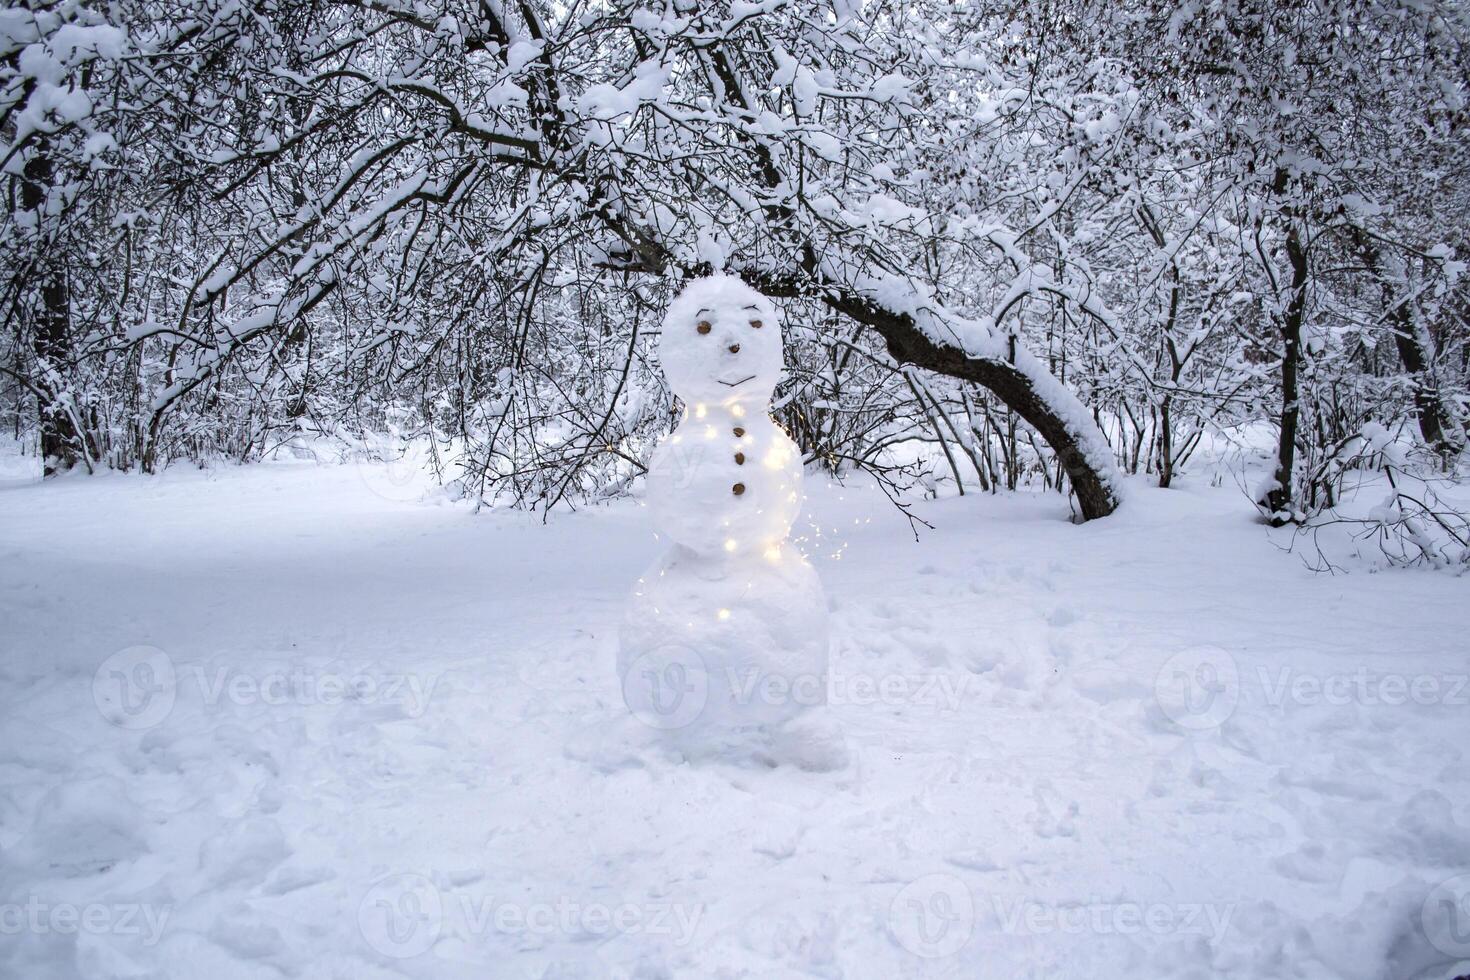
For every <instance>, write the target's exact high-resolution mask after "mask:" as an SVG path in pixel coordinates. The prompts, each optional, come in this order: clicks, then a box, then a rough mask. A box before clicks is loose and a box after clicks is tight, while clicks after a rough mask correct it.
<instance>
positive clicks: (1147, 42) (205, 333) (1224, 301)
mask: <svg viewBox="0 0 1470 980" xmlns="http://www.w3.org/2000/svg"><path fill="white" fill-rule="evenodd" d="M1467 38H1470V14H1467V12H1466V10H1465V9H1464V7H1463V5H1461V4H1459V3H1455V2H1438V0H1436V2H1417V0H1349V2H1338V0H1334V2H1301V3H1297V2H1291V3H1275V2H1271V3H1266V2H1255V0H1216V2H1210V3H1202V2H1188V3H1155V2H1147V0H1139V2H1134V0H1129V2H1124V3H1114V2H1110V3H1092V2H1086V0H1076V2H1072V0H1058V2H1051V0H1048V2H1006V3H978V4H948V3H929V2H927V0H921V2H908V0H905V2H903V3H884V2H871V3H866V4H857V3H847V2H836V3H834V4H832V5H830V6H829V5H825V4H824V5H815V4H802V3H797V4H793V3H783V2H764V3H746V2H736V3H732V4H697V3H690V2H684V0H679V2H674V3H668V4H664V5H662V6H660V5H657V4H653V5H647V6H640V5H637V4H629V3H620V2H616V0H612V2H603V3H595V4H587V3H581V2H574V3H570V4H545V3H541V2H539V0H523V2H502V0H479V2H457V0H456V2H434V3H424V2H408V0H325V2H323V0H265V2H260V3H249V4H245V3H239V2H237V0H204V2H194V0H190V2H189V3H179V4H174V3H168V2H159V0H119V2H114V3H108V4H94V3H78V2H62V3H49V2H29V0H28V2H26V3H22V4H20V5H15V6H11V7H9V8H7V9H6V10H5V11H4V12H3V14H0V57H3V60H0V139H3V144H4V152H3V158H0V159H3V172H4V177H3V179H4V182H5V191H6V195H7V202H6V203H7V214H6V220H5V222H4V225H3V229H0V283H3V296H0V303H3V307H4V309H5V316H6V324H7V328H6V330H5V331H4V334H3V338H0V345H3V348H0V372H3V381H0V412H3V413H4V423H5V428H6V429H7V430H8V431H9V433H10V435H12V436H13V437H14V439H15V440H16V441H17V442H18V443H19V446H20V449H21V450H22V451H23V452H26V453H30V454H33V455H39V456H42V457H44V459H45V467H46V473H47V474H48V475H50V474H53V473H57V472H61V471H64V470H68V469H76V468H85V469H87V470H97V469H101V468H113V469H121V470H134V469H137V470H142V471H145V472H155V471H158V470H160V469H162V468H164V467H166V466H169V465H171V464H177V463H179V462H183V461H199V462H202V461H208V460H216V459H231V460H239V461H251V460H258V459H261V458H263V457H268V456H271V455H273V454H280V453H282V452H294V453H297V454H299V455H309V454H320V453H321V452H323V451H324V447H326V446H336V447H340V449H341V450H342V451H343V452H345V453H347V454H348V455H367V456H373V455H381V456H387V457H390V458H391V457H393V456H394V455H396V454H399V453H401V452H402V451H403V446H404V445H405V444H407V443H409V442H414V443H416V444H417V445H419V446H421V447H427V448H426V452H427V458H428V459H429V461H430V465H432V466H433V468H434V469H435V471H436V472H437V474H438V475H439V477H440V478H441V479H442V480H444V481H446V482H447V483H449V484H450V486H451V488H452V489H453V490H454V491H455V492H457V493H459V494H462V495H464V496H467V497H469V498H471V499H475V500H483V501H512V502H515V503H518V504H522V505H526V506H531V507H536V508H542V509H549V508H552V507H555V506H557V505H565V504H576V503H578V502H582V501H588V500H596V499H601V498H605V497H608V496H612V495H617V494H620V493H622V492H624V491H625V490H627V489H628V488H629V486H630V483H631V481H632V480H634V479H635V478H636V477H637V475H638V474H639V473H640V472H641V470H642V467H643V465H644V462H645V460H646V458H647V454H648V452H649V450H650V449H651V447H652V445H653V443H654V442H655V441H656V440H657V438H658V437H659V436H660V435H661V434H662V433H664V432H666V431H668V429H669V427H670V424H671V422H672V420H673V418H674V415H673V409H674V406H673V404H672V399H671V398H670V396H669V394H668V392H667V390H666V389H665V387H664V385H663V383H662V380H661V377H660V375H659V373H658V371H657V368H656V365H655V364H653V363H652V361H651V358H650V348H651V344H652V342H653V341H654V340H656V332H657V325H658V321H659V317H660V315H661V311H662V309H663V307H664V305H665V304H666V302H667V300H668V298H669V297H670V295H671V293H672V291H673V290H674V289H675V288H676V287H677V285H678V283H679V282H680V281H682V280H683V279H685V278H687V277H690V276H693V275H697V274H702V273H706V272H708V271H710V270H715V269H719V268H722V267H723V268H727V269H729V270H731V271H734V272H737V273H738V274H740V275H741V276H743V277H744V278H745V279H746V280H747V281H748V282H750V283H751V284H753V285H755V286H756V287H757V288H759V289H760V290H762V291H764V292H766V293H767V294H769V295H772V296H775V297H779V298H780V299H781V300H782V301H783V302H784V303H786V304H787V305H788V320H789V322H790V323H791V325H792V326H791V328H790V330H789V346H790V347H791V348H792V349H791V351H790V353H789V357H788V361H789V363H790V364H791V365H792V369H791V370H790V372H789V376H788V380H787V382H786V383H785V385H784V386H783V389H782V390H781V391H780V392H779V394H778V400H777V411H776V415H777V417H778V419H779V421H780V422H781V423H782V424H783V425H784V426H785V427H786V428H787V429H788V430H789V431H790V432H791V433H792V435H793V437H794V438H795V439H796V440H797V441H798V443H799V445H800V446H801V448H802V449H803V451H804V452H805V453H806V454H807V455H808V459H809V460H810V461H814V462H819V463H821V464H822V465H825V466H826V467H828V468H830V469H832V470H833V471H841V470H848V469H853V468H857V469H862V470H867V471H869V472H872V473H874V474H877V475H878V476H879V477H880V479H882V480H884V481H885V482H886V483H887V484H889V485H890V486H891V487H893V488H895V489H900V490H901V489H904V488H908V487H914V486H917V485H919V484H923V485H925V486H928V487H929V488H930V489H931V490H932V489H934V488H935V486H936V484H948V485H949V486H950V487H954V486H955V485H959V486H960V487H961V488H968V489H970V490H974V489H977V488H978V489H981V490H987V489H1014V488H1016V487H1018V486H1022V485H1031V486H1042V487H1066V488H1067V489H1069V490H1070V491H1072V492H1074V493H1075V495H1076V496H1075V504H1076V511H1077V513H1078V514H1079V516H1081V517H1083V518H1092V517H1098V516H1103V515H1105V514H1108V513H1109V512H1111V511H1112V510H1113V508H1114V507H1115V506H1116V503H1117V501H1118V486H1119V482H1118V479H1117V476H1116V474H1117V472H1118V471H1125V472H1127V473H1145V474H1149V475H1151V476H1152V477H1153V478H1154V479H1156V481H1157V482H1158V484H1159V485H1161V486H1168V485H1169V484H1170V483H1171V481H1172V480H1173V479H1174V478H1175V475H1176V473H1178V472H1179V471H1180V470H1181V468H1184V467H1187V466H1188V465H1189V463H1190V460H1191V458H1192V456H1193V455H1194V454H1195V453H1196V451H1197V450H1198V449H1199V447H1200V446H1201V444H1202V440H1207V439H1213V438H1223V439H1225V440H1226V441H1227V443H1228V442H1231V441H1236V442H1239V443H1240V444H1242V445H1245V444H1247V443H1249V442H1251V440H1252V439H1253V438H1254V439H1255V440H1256V443H1257V444H1258V445H1259V444H1260V441H1261V440H1262V439H1264V440H1266V444H1268V445H1270V446H1272V447H1273V448H1272V450H1271V451H1272V453H1273V454H1274V457H1275V459H1276V464H1275V475H1274V478H1273V479H1270V480H1267V481H1266V482H1265V483H1264V484H1263V485H1260V486H1250V487H1247V488H1246V489H1247V491H1248V492H1250V493H1251V494H1252V496H1253V497H1254V498H1255V499H1256V500H1257V502H1258V505H1259V507H1260V509H1261V511H1262V513H1263V514H1264V515H1266V516H1267V517H1268V518H1269V519H1270V520H1271V521H1272V522H1274V523H1286V522H1294V523H1298V524H1303V525H1307V526H1311V525H1312V524H1313V523H1314V522H1318V523H1320V522H1329V523H1330V522H1340V521H1348V522H1354V523H1357V524H1360V525H1361V526H1362V527H1363V528H1365V529H1366V530H1368V531H1369V533H1370V535H1375V536H1376V537H1377V538H1378V539H1379V540H1380V541H1381V542H1382V546H1383V547H1384V549H1385V551H1386V553H1387V554H1388V556H1389V557H1390V558H1391V559H1392V560H1397V561H1409V562H1423V561H1427V562H1429V563H1432V564H1438V565H1450V566H1454V565H1463V563H1464V562H1465V560H1466V555H1467V549H1466V545H1467V542H1470V537H1467V530H1466V521H1465V519H1464V517H1463V515H1462V514H1461V513H1458V512H1457V511H1456V509H1455V508H1454V507H1453V506H1451V505H1450V504H1447V503H1445V502H1444V500H1443V498H1442V496H1441V495H1440V492H1439V490H1440V489H1442V485H1443V482H1444V481H1445V480H1448V479H1452V478H1453V477H1454V474H1455V466H1456V460H1457V457H1458V454H1459V452H1460V450H1461V449H1462V448H1463V446H1464V443H1465V438H1466V429H1465V426H1466V421H1465V420H1466V405H1467V403H1466V390H1467V389H1466V378H1467V374H1470V326H1467V325H1470V279H1467V277H1466V276H1465V275H1464V268H1465V266H1464V263H1465V258H1466V256H1467V255H1470V239H1467V228H1470V222H1467V218H1470V190H1467V188H1470V184H1467V181H1466V180H1465V168H1466V167H1467V161H1470V153H1467V149H1470V131H1467V123H1470V116H1467V112H1470V109H1467V106H1466V102H1465V96H1466V82H1467V78H1470V55H1467V49H1466V40H1467ZM1364 474H1379V475H1380V476H1379V478H1377V479H1375V480H1373V481H1370V482H1371V485H1372V486H1373V487H1374V488H1375V489H1374V491H1373V496H1372V500H1371V501H1368V502H1367V504H1366V505H1365V506H1362V507H1358V508H1356V509H1354V508H1353V507H1352V506H1349V504H1350V502H1351V501H1352V500H1353V499H1354V497H1355V495H1354V493H1353V489H1352V488H1353V487H1354V486H1357V485H1358V484H1359V483H1360V482H1361V479H1360V478H1361V477H1362V476H1363V475H1364ZM1384 477H1386V480H1385V479H1384ZM1381 490H1386V491H1387V494H1388V496H1387V497H1386V498H1385V496H1384V493H1382V492H1380V491H1381Z"/></svg>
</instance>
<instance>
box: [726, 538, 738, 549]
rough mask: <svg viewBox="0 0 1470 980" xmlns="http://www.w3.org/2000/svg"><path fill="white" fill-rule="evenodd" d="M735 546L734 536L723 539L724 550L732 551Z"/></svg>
mask: <svg viewBox="0 0 1470 980" xmlns="http://www.w3.org/2000/svg"><path fill="white" fill-rule="evenodd" d="M735 547H736V545H735V539H734V538H726V539H725V550H726V551H734V550H735Z"/></svg>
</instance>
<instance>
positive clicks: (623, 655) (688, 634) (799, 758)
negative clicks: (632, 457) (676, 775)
mask: <svg viewBox="0 0 1470 980" xmlns="http://www.w3.org/2000/svg"><path fill="white" fill-rule="evenodd" d="M783 357H784V351H783V348H782V341H781V318H780V314H779V312H778V311H777V310H776V308H775V306H774V305H773V304H772V303H771V302H770V300H768V299H767V298H766V297H764V296H762V295H761V294H760V293H758V292H756V291H755V290H753V289H751V288H750V287H749V286H747V285H745V284H744V283H743V282H741V281H740V280H739V279H737V278H735V277H733V276H724V275H719V276H711V277H709V278H706V279H700V280H697V281H695V282H693V283H691V284H690V285H689V286H688V287H687V288H686V289H685V290H684V291H683V292H682V293H680V294H679V296H678V297H677V298H676V299H675V300H674V301H673V303H672V304H670V306H669V309H668V313H667V315H666V316H665V317H664V322H663V334H662V337H661V338H660V341H659V359H660V360H661V361H662V364H663V369H664V373H665V375H666V376H667V377H668V380H669V384H670V386H671V387H672V388H673V390H674V393H675V394H676V395H678V396H679V399H680V400H681V401H682V402H683V403H684V414H683V416H682V417H681V419H680V421H679V424H678V426H677V427H676V428H675V429H674V431H673V433H671V434H670V435H669V436H668V437H667V438H665V439H664V441H663V442H662V443H660V444H659V446H658V447H657V449H656V450H655V451H654V454H653V459H652V461H651V464H650V466H649V469H648V475H647V493H646V499H647V506H648V509H649V511H650V512H651V514H652V516H653V519H654V523H655V526H656V527H658V528H660V529H661V530H662V532H663V533H664V534H665V535H666V536H667V537H668V538H670V539H671V541H672V543H671V546H670V547H669V549H668V551H667V552H665V553H664V554H663V555H662V556H661V557H660V558H659V559H658V561H657V562H655V563H654V565H653V567H652V568H650V569H649V570H648V571H647V572H646V573H645V574H644V576H643V577H642V578H641V579H639V582H638V585H637V587H636V588H635V589H634V593H633V596H632V599H631V600H630V601H629V603H628V608H627V615H626V617H625V619H624V622H623V627H622V630H621V633H620V637H619V640H620V642H619V650H618V673H619V677H620V678H621V681H622V687H623V697H624V700H625V701H626V702H627V704H628V707H629V709H630V710H631V711H632V712H633V714H634V716H635V717H637V718H638V719H639V720H640V721H643V722H645V723H646V724H648V725H649V726H651V727H652V728H654V729H656V730H658V731H660V732H661V733H663V736H664V737H665V738H666V739H667V740H668V741H669V742H671V743H673V744H674V745H675V746H676V747H677V749H678V750H679V751H680V752H681V753H682V754H683V755H684V756H685V757H686V758H710V757H719V758H727V759H730V760H732V761H750V760H754V761H758V762H763V763H765V764H768V765H776V764H780V763H792V764H795V765H798V766H801V767H802V768H806V769H835V768H839V767H841V766H842V765H843V764H844V763H845V758H846V750H845V747H844V745H843V740H842V738H841V736H840V735H839V734H838V733H837V732H836V730H835V728H834V727H833V726H832V724H831V722H830V720H828V719H826V718H825V717H824V712H825V705H826V700H827V602H826V598H825V596H824V595H823V593H822V583H821V581H820V579H818V577H817V573H816V571H815V570H814V569H813V568H812V566H811V565H810V564H808V562H807V561H806V559H805V558H804V557H803V556H802V555H801V553H800V552H798V551H797V550H796V548H795V547H794V546H793V545H792V544H791V543H790V542H789V541H788V540H787V536H788V534H789V533H790V531H791V525H792V522H793V521H794V520H795V519H796V515H797V512H798V510H799V509H800V506H801V479H802V460H801V453H800V452H799V451H798V450H797V448H796V445H795V444H794V443H793V442H792V441H791V439H790V438H789V437H788V436H787V435H786V433H785V432H783V431H782V430H781V429H780V428H779V427H778V426H777V425H776V424H775V423H774V422H772V421H771V418H770V416H769V415H768V414H767V409H768V406H769V404H770V400H771V395H772V393H773V392H774V390H775V387H776V382H777V381H778V380H779V378H780V375H781V370H782V367H783Z"/></svg>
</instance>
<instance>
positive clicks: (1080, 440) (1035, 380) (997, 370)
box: [823, 289, 1120, 520]
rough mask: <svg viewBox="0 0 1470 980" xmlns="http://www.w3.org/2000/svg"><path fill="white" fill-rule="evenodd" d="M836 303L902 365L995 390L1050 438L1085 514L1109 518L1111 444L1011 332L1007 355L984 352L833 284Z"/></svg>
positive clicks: (830, 298)
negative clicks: (873, 333)
mask: <svg viewBox="0 0 1470 980" xmlns="http://www.w3.org/2000/svg"><path fill="white" fill-rule="evenodd" d="M823 299H824V301H825V302H826V303H827V305H828V306H830V307H832V308H833V309H835V310H837V311H839V312H841V313H844V314H846V315H847V316H850V317H852V318H853V319H854V320H857V321H858V322H859V323H863V324H866V325H867V326H869V327H871V328H872V329H873V330H875V331H876V332H877V333H878V334H879V335H880V336H881V337H882V338H883V339H884V340H885V341H886V342H887V344H888V352H889V353H890V354H891V355H893V358H894V360H896V361H898V362H899V363H900V364H913V365H915V366H916V367H921V368H924V369H925V370H929V371H934V372H936V373H938V374H944V375H948V376H949V377H951V378H959V379H962V380H964V381H973V382H975V383H976V384H978V385H981V386H983V387H985V388H987V389H989V390H990V391H991V392H993V393H994V394H995V396H996V397H997V398H999V399H1000V400H1001V401H1002V402H1003V403H1004V404H1005V405H1006V406H1007V407H1008V408H1010V410H1011V411H1013V412H1015V413H1016V414H1017V415H1019V416H1021V418H1023V419H1025V420H1026V422H1027V423H1029V424H1030V425H1031V427H1032V428H1034V429H1035V430H1036V431H1037V432H1039V433H1041V437H1042V438H1043V439H1045V440H1046V441H1047V444H1048V445H1050V446H1051V448H1052V450H1053V451H1054V452H1055V453H1056V454H1057V458H1058V459H1059V460H1060V461H1061V464H1062V468H1063V469H1064V470H1066V473H1067V477H1068V479H1069V480H1071V482H1072V489H1073V491H1075V492H1076V494H1077V504H1078V507H1079V508H1080V509H1081V511H1082V518H1083V520H1092V519H1094V518H1098V517H1106V516H1107V515H1109V514H1111V513H1112V512H1113V511H1114V510H1116V509H1117V508H1118V504H1119V501H1120V497H1119V490H1118V480H1117V477H1116V475H1115V473H1116V470H1115V467H1114V465H1113V456H1112V450H1111V449H1110V448H1109V447H1108V446H1107V444H1106V442H1105V441H1104V440H1103V437H1102V433H1100V432H1098V431H1097V426H1096V424H1095V423H1094V422H1093V421H1092V418H1091V417H1090V416H1089V415H1088V413H1087V411H1086V409H1084V408H1083V406H1082V403H1081V401H1079V400H1078V399H1077V397H1076V396H1075V395H1073V394H1072V393H1071V391H1069V390H1068V389H1067V388H1066V386H1065V385H1063V384H1062V383H1061V382H1060V381H1058V380H1057V379H1056V378H1055V377H1054V376H1052V374H1051V373H1050V372H1048V371H1047V370H1046V368H1045V367H1044V366H1043V365H1042V364H1041V362H1039V361H1037V360H1036V359H1035V358H1034V357H1032V356H1031V355H1030V354H1029V353H1027V352H1026V351H1024V350H1018V349H1017V346H1016V343H1015V339H1014V338H1012V339H1011V342H1010V345H1009V349H1008V350H1007V351H1006V356H1004V357H994V356H980V355H976V354H974V353H971V352H968V351H966V350H964V349H962V348H960V347H958V346H955V345H953V344H946V343H942V342H940V341H937V340H935V339H934V338H933V337H931V336H930V335H929V334H927V333H925V332H924V331H923V330H921V329H920V328H919V325H918V324H917V323H916V322H915V321H914V319H913V317H911V316H909V315H908V314H906V313H903V314H901V313H894V312H893V311H891V310H888V309H884V308H883V307H880V306H878V305H877V304H876V303H873V302H871V301H869V300H866V299H862V298H858V297H854V296H852V295H850V294H848V293H844V292H841V291H833V290H830V289H829V290H828V291H827V292H826V293H825V294H824V296H823Z"/></svg>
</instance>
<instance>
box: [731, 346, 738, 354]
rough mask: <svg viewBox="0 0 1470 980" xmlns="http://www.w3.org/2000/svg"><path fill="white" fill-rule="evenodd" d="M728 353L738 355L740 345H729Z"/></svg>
mask: <svg viewBox="0 0 1470 980" xmlns="http://www.w3.org/2000/svg"><path fill="white" fill-rule="evenodd" d="M730 353H731V354H739V353H740V345H739V344H731V345H730Z"/></svg>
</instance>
